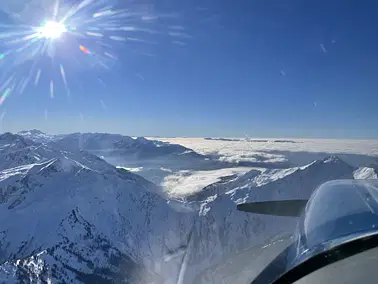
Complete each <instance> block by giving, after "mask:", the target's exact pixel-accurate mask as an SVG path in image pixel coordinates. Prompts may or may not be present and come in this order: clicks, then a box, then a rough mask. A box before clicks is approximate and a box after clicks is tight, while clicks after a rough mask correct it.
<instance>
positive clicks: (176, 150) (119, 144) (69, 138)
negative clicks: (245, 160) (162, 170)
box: [55, 133, 203, 161]
mask: <svg viewBox="0 0 378 284" xmlns="http://www.w3.org/2000/svg"><path fill="white" fill-rule="evenodd" d="M55 143H56V144H58V145H60V146H62V147H64V148H65V149H70V150H72V151H75V150H78V149H80V150H86V151H90V152H93V153H95V154H96V155H98V156H105V157H120V156H123V157H127V159H133V160H137V161H138V160H148V159H156V158H159V157H167V156H168V155H171V156H185V157H203V156H202V155H200V154H197V153H196V152H194V151H193V150H191V149H188V148H185V147H184V146H181V145H177V144H169V143H165V142H160V141H154V140H148V139H146V138H143V137H138V138H135V139H134V138H132V137H129V136H123V135H120V134H107V133H73V134H68V135H65V136H64V137H62V138H60V139H58V140H56V141H55Z"/></svg>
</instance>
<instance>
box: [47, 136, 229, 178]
mask: <svg viewBox="0 0 378 284" xmlns="http://www.w3.org/2000/svg"><path fill="white" fill-rule="evenodd" d="M53 143H54V144H55V145H58V146H60V147H63V148H65V149H69V150H70V151H73V152H75V151H78V150H85V151H88V152H90V153H92V154H95V155H97V156H99V157H101V158H103V159H104V160H106V161H107V162H108V163H110V164H112V165H115V166H121V167H124V168H127V169H138V175H140V176H142V177H144V178H146V179H148V180H150V181H152V182H154V183H157V184H159V183H160V182H162V181H163V180H164V178H165V177H166V176H167V175H169V174H171V172H176V171H180V170H215V169H220V168H225V167H230V166H231V164H230V163H227V162H221V161H218V160H211V159H209V158H208V157H207V156H204V155H201V154H198V153H196V152H194V151H193V150H191V149H189V148H186V147H183V146H181V145H177V144H170V143H166V142H161V141H155V140H148V139H145V138H143V137H138V138H135V139H134V138H132V137H129V136H123V135H119V134H106V133H73V134H68V135H66V136H64V137H62V138H60V139H56V140H55V142H53ZM167 169H169V170H168V171H167Z"/></svg>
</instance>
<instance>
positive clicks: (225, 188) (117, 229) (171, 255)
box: [0, 133, 366, 283]
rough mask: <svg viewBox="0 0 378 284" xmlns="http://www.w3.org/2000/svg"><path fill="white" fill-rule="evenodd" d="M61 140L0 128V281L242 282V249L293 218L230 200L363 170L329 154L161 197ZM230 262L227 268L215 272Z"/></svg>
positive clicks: (246, 264)
mask: <svg viewBox="0 0 378 284" xmlns="http://www.w3.org/2000/svg"><path fill="white" fill-rule="evenodd" d="M131 139H132V138H131ZM104 140H106V139H104ZM133 140H134V139H133ZM100 141H101V139H100V138H99V139H98V140H97V142H98V143H100ZM131 142H132V141H131ZM141 142H145V141H144V140H142V141H141ZM104 143H105V142H104ZM115 143H117V142H115ZM148 143H149V142H148ZM88 145H89V146H88V147H89V148H91V147H98V146H96V144H88ZM91 145H93V146H91ZM64 147H65V146H64V145H63V144H59V143H48V144H41V143H37V142H34V141H31V140H29V139H27V138H24V137H22V136H20V135H14V134H10V133H7V134H4V135H1V136H0V190H1V191H0V261H1V263H2V265H0V282H5V283H12V282H13V283H20V282H21V283H22V282H26V283H33V282H32V280H33V281H34V283H38V281H45V282H48V281H51V282H52V283H65V282H68V283H70V282H79V283H80V282H81V283H96V282H97V283H219V282H221V283H222V282H223V283H224V282H230V281H231V279H233V282H234V283H245V282H246V281H247V280H250V279H249V278H248V277H251V273H250V272H248V273H241V272H243V271H247V270H248V269H250V268H251V267H255V265H256V262H255V261H256V257H252V256H251V255H250V257H247V258H245V257H242V256H245V255H248V253H249V251H252V249H253V251H256V246H257V247H261V246H263V245H265V244H266V242H267V240H271V239H275V240H278V239H280V238H281V237H282V236H283V235H290V233H291V232H292V231H293V228H294V224H295V223H296V220H295V218H289V217H269V216H262V215H257V214H247V213H245V212H240V211H237V210H236V204H238V203H243V202H249V201H263V200H271V199H291V198H308V197H309V196H310V195H311V193H312V192H313V190H314V189H315V188H316V187H317V186H319V185H320V184H322V183H324V182H326V181H328V180H332V179H342V178H353V177H356V173H359V175H358V176H360V177H361V176H362V172H363V171H362V170H361V169H360V172H358V169H355V168H353V167H351V166H350V165H348V164H346V163H345V162H343V161H342V160H340V159H339V158H337V157H335V156H331V157H328V158H326V159H323V160H318V161H315V162H313V163H311V164H309V165H307V166H304V167H298V168H290V169H266V170H263V171H256V170H253V171H251V172H249V173H247V174H245V175H244V176H241V177H239V178H236V179H234V180H231V181H229V182H223V183H220V184H217V185H214V186H213V187H208V188H206V190H205V191H203V192H202V193H201V195H200V196H197V198H193V199H191V200H188V201H186V202H180V201H173V200H170V201H169V202H167V200H165V199H164V198H163V197H161V196H160V195H158V194H156V193H155V192H156V191H158V188H157V187H156V186H155V185H154V184H152V183H150V182H148V181H147V180H145V179H143V178H142V177H139V176H137V175H135V174H133V173H131V172H128V171H125V170H122V169H117V168H116V167H114V166H112V165H110V164H108V163H107V162H105V161H104V160H103V159H101V158H99V157H97V156H95V155H92V154H90V153H88V152H86V151H81V150H80V149H73V150H72V149H66V148H64ZM365 176H366V175H365ZM180 212H186V213H180ZM277 235H278V236H277ZM241 259H242V260H243V261H242V262H240V261H241ZM246 259H247V261H246ZM257 260H258V259H257ZM231 263H232V267H233V270H232V271H234V272H233V273H231V272H230V271H229V270H224V269H221V270H219V268H220V267H225V266H226V267H229V266H230V265H231ZM248 271H249V270H248ZM242 275H243V276H242ZM227 277H229V278H227ZM230 277H231V278H230ZM243 277H247V278H248V279H247V278H243ZM30 279H32V280H30ZM28 281H29V282H28Z"/></svg>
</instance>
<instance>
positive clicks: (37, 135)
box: [17, 129, 59, 143]
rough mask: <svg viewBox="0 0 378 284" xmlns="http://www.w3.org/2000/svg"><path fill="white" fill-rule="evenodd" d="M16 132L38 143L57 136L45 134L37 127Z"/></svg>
mask: <svg viewBox="0 0 378 284" xmlns="http://www.w3.org/2000/svg"><path fill="white" fill-rule="evenodd" d="M17 134H18V135H21V136H23V137H24V138H27V139H30V140H33V141H35V142H40V143H48V142H51V141H53V140H54V139H57V138H58V137H59V136H56V135H49V134H46V133H44V132H42V131H40V130H37V129H32V130H24V131H20V132H18V133H17Z"/></svg>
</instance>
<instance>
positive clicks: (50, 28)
mask: <svg viewBox="0 0 378 284" xmlns="http://www.w3.org/2000/svg"><path fill="white" fill-rule="evenodd" d="M66 31H67V29H66V26H65V25H64V24H62V23H59V22H55V21H43V23H42V25H41V27H40V28H39V29H38V33H39V35H40V37H42V38H47V39H57V38H60V37H61V35H62V34H64V33H65V32H66Z"/></svg>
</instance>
